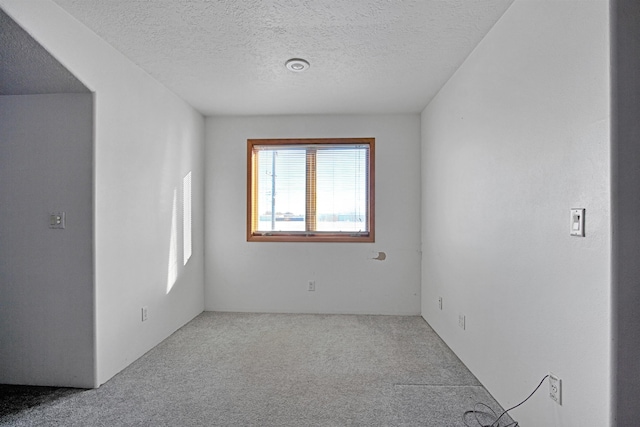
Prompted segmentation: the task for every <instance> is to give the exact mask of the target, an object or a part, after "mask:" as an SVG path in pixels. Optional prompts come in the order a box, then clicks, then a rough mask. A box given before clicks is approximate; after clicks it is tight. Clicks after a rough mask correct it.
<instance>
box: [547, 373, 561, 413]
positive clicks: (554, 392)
mask: <svg viewBox="0 0 640 427" xmlns="http://www.w3.org/2000/svg"><path fill="white" fill-rule="evenodd" d="M549 397H550V398H551V400H553V401H554V402H556V403H557V404H558V405H562V380H561V379H560V378H558V377H557V376H555V375H553V374H552V373H549Z"/></svg>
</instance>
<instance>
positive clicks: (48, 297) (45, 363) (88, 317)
mask: <svg viewBox="0 0 640 427" xmlns="http://www.w3.org/2000/svg"><path fill="white" fill-rule="evenodd" d="M92 175H93V97H92V95H90V94H57V95H26V96H0V182H2V185H0V216H1V217H2V218H5V219H6V220H5V221H2V223H0V343H1V344H0V383H3V384H7V383H8V384H33V385H56V386H68V387H92V386H93V383H94V369H95V360H94V338H95V330H94V326H95V325H94V317H93V314H94V298H93V297H94V288H93V177H92ZM60 211H62V212H65V213H66V228H65V229H64V230H53V229H50V228H49V217H48V214H49V213H50V212H60Z"/></svg>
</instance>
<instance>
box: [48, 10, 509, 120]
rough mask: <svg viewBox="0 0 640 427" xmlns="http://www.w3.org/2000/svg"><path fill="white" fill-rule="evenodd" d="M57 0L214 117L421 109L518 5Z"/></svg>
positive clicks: (170, 86) (103, 36)
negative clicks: (305, 65)
mask: <svg viewBox="0 0 640 427" xmlns="http://www.w3.org/2000/svg"><path fill="white" fill-rule="evenodd" d="M55 1H56V3H58V4H60V5H61V6H62V7H64V8H65V9H66V10H67V11H68V12H69V13H71V14H72V15H73V16H75V17H76V18H77V19H79V20H80V21H82V22H83V23H84V24H86V25H87V26H88V27H89V28H91V29H92V30H93V31H95V32H96V33H97V34H98V35H100V36H101V37H102V38H104V39H105V40H106V41H107V42H109V43H111V44H112V45H113V46H114V47H115V48H116V49H118V50H119V51H121V52H122V53H124V54H125V55H126V56H127V57H128V58H130V59H131V60H132V61H133V62H135V63H136V64H138V65H139V66H140V67H142V68H143V69H144V70H145V71H147V72H148V73H149V74H151V75H152V76H153V77H155V78H156V79H158V81H160V82H162V83H163V84H165V85H166V86H167V87H168V88H170V89H171V90H173V91H174V92H175V93H177V94H178V95H179V96H181V97H182V98H183V99H185V100H186V101H187V102H189V103H190V104H191V105H193V106H194V107H195V108H197V109H198V110H200V111H201V112H202V113H203V114H206V115H220V114H224V115H230V114H298V113H304V114H339V113H408V112H410V113H419V112H420V111H422V109H424V107H425V105H426V104H427V103H428V101H429V100H430V99H431V97H432V96H433V95H434V94H435V93H436V92H437V91H438V90H439V89H440V87H442V85H443V84H444V83H445V82H446V81H447V79H448V78H449V77H450V76H451V74H452V73H453V72H454V71H455V70H456V68H458V66H459V65H460V64H461V63H462V61H463V60H464V58H466V57H467V55H468V54H469V53H470V52H471V51H472V49H473V48H474V47H475V46H476V45H477V44H478V42H479V41H480V40H481V39H482V37H483V36H484V35H485V34H486V32H487V31H488V30H489V28H491V26H492V25H493V24H494V23H495V21H496V20H497V19H498V18H499V17H500V16H501V15H502V13H503V12H504V11H505V9H507V7H508V6H509V5H510V4H511V2H512V0H474V1H468V0H447V1H433V0H428V1H423V0H421V1H415V0H414V1H388V0H370V1H343V0H323V1H316V0H298V1H289V0H274V1H262V0H245V1H208V0H188V1H184V0H183V1H175V0H163V1H130V0H110V1H103V0H55ZM292 57H303V58H306V59H307V60H308V61H309V62H310V63H311V68H310V69H309V70H308V71H307V72H305V73H300V74H296V73H292V72H290V71H287V70H286V69H285V67H284V63H285V61H286V60H287V59H289V58H292Z"/></svg>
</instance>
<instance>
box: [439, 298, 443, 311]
mask: <svg viewBox="0 0 640 427" xmlns="http://www.w3.org/2000/svg"><path fill="white" fill-rule="evenodd" d="M438 308H439V309H440V310H442V297H438Z"/></svg>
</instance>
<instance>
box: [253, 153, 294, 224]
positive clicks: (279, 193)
mask: <svg viewBox="0 0 640 427" xmlns="http://www.w3.org/2000/svg"><path fill="white" fill-rule="evenodd" d="M261 148H262V147H261ZM256 156H257V162H258V170H257V174H258V177H257V178H258V192H257V201H258V210H257V212H258V215H259V220H258V230H257V231H261V232H269V231H304V230H305V221H304V219H305V218H304V216H305V185H306V184H305V168H306V164H305V159H306V150H304V149H282V147H280V149H278V147H275V149H260V150H258V151H257V152H256Z"/></svg>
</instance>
